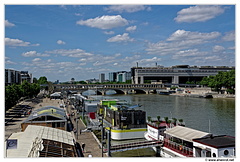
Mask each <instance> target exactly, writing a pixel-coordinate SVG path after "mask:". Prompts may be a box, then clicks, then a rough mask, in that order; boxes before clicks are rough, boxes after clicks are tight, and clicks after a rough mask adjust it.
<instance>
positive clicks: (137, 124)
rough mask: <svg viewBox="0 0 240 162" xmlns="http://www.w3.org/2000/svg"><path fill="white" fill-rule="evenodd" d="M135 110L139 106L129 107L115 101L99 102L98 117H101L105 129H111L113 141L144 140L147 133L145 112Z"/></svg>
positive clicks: (123, 102) (125, 103) (124, 103)
mask: <svg viewBox="0 0 240 162" xmlns="http://www.w3.org/2000/svg"><path fill="white" fill-rule="evenodd" d="M137 108H139V105H129V104H127V102H126V101H121V100H117V99H109V100H101V101H100V104H99V105H98V115H100V116H102V117H103V121H104V125H105V126H106V127H111V138H112V139H113V140H127V139H137V138H144V133H145V132H146V131H147V128H146V127H147V126H146V112H145V111H142V110H137Z"/></svg>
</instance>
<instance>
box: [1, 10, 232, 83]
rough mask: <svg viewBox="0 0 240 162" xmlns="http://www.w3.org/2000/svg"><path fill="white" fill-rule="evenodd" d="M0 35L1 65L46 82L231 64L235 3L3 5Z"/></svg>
mask: <svg viewBox="0 0 240 162" xmlns="http://www.w3.org/2000/svg"><path fill="white" fill-rule="evenodd" d="M4 36H5V68H12V69H15V70H27V71H29V73H32V74H33V77H36V78H39V77H40V76H46V77H47V78H48V80H50V81H56V80H60V81H69V80H70V79H71V78H75V80H86V79H91V78H98V76H99V74H100V73H105V74H106V75H107V74H108V73H109V72H114V71H123V70H125V71H130V68H131V67H133V66H136V62H138V64H139V66H155V64H156V63H157V64H158V65H163V66H173V65H178V64H187V65H197V66H204V65H213V66H235V6H234V5H6V6H5V35H4ZM107 76H108V75H107ZM107 76H106V77H107Z"/></svg>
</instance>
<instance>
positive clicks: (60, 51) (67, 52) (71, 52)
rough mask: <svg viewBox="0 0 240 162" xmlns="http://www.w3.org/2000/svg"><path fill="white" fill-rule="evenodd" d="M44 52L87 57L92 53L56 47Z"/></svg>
mask: <svg viewBox="0 0 240 162" xmlns="http://www.w3.org/2000/svg"><path fill="white" fill-rule="evenodd" d="M46 53H49V54H60V55H62V56H68V57H87V56H93V54H92V53H88V52H85V51H84V50H82V49H68V50H67V49H57V50H52V51H46Z"/></svg>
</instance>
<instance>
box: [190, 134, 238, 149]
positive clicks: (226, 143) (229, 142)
mask: <svg viewBox="0 0 240 162" xmlns="http://www.w3.org/2000/svg"><path fill="white" fill-rule="evenodd" d="M193 141H194V142H198V143H201V144H204V145H207V146H211V147H214V148H225V147H235V138H234V137H231V136H225V135H222V136H209V137H205V138H198V139H194V140H193Z"/></svg>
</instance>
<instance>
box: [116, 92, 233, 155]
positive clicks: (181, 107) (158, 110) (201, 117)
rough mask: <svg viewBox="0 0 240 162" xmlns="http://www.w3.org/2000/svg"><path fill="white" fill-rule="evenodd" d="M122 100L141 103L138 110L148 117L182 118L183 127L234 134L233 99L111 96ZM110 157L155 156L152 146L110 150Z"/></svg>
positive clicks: (218, 133)
mask: <svg viewBox="0 0 240 162" xmlns="http://www.w3.org/2000/svg"><path fill="white" fill-rule="evenodd" d="M111 97H115V98H119V99H124V100H127V101H129V102H130V103H131V104H140V105H142V106H141V107H140V108H139V109H140V110H144V111H146V112H147V116H151V117H154V118H156V117H157V116H160V117H161V118H164V117H169V118H171V117H175V118H177V119H183V121H184V122H185V124H186V127H189V128H193V129H197V130H200V131H204V132H209V131H210V132H211V133H213V134H216V135H230V136H235V99H229V98H226V99H223V98H221V99H220V98H216V99H215V98H213V99H205V98H190V97H180V96H171V95H158V94H136V95H135V94H132V95H111ZM112 156H113V157H138V156H141V157H143V156H145V157H154V156H156V153H155V152H154V151H153V150H152V149H151V148H147V149H138V150H132V151H125V152H118V153H113V154H112Z"/></svg>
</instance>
